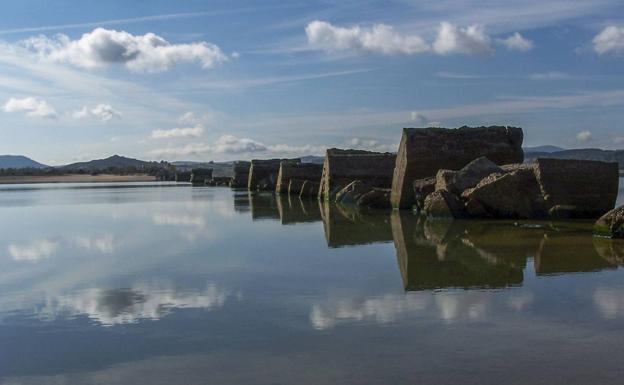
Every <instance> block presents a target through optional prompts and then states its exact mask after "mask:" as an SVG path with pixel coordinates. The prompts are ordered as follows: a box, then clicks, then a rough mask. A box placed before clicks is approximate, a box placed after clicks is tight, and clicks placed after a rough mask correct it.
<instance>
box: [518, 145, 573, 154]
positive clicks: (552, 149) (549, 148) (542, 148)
mask: <svg viewBox="0 0 624 385" xmlns="http://www.w3.org/2000/svg"><path fill="white" fill-rule="evenodd" d="M523 150H524V152H525V153H526V152H557V151H564V150H565V148H561V147H557V146H551V145H545V146H535V147H524V148H523Z"/></svg>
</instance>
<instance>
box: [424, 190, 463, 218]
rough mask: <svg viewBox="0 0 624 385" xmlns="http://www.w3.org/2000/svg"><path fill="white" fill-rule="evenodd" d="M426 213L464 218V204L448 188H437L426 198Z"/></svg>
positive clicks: (434, 215)
mask: <svg viewBox="0 0 624 385" xmlns="http://www.w3.org/2000/svg"><path fill="white" fill-rule="evenodd" d="M424 212H425V214H427V216H429V217H434V218H454V219H457V218H463V217H464V216H465V213H464V206H463V204H462V202H461V201H460V200H459V198H457V196H455V195H453V194H451V193H450V192H448V191H446V190H436V191H434V192H433V193H431V194H429V196H427V198H426V199H425V208H424Z"/></svg>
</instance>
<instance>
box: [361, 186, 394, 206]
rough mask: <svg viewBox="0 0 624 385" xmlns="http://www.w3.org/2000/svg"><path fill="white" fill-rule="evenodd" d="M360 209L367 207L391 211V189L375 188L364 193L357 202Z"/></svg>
mask: <svg viewBox="0 0 624 385" xmlns="http://www.w3.org/2000/svg"><path fill="white" fill-rule="evenodd" d="M356 205H357V206H358V207H367V208H369V209H390V208H392V206H391V205H390V189H382V188H373V189H372V190H370V191H369V192H367V193H364V194H362V195H361V196H360V198H359V199H358V200H357V202H356Z"/></svg>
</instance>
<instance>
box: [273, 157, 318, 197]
mask: <svg viewBox="0 0 624 385" xmlns="http://www.w3.org/2000/svg"><path fill="white" fill-rule="evenodd" d="M322 174H323V165H322V164H316V163H293V162H292V161H285V162H281V164H280V168H279V172H278V174H277V183H276V186H275V191H276V192H277V193H278V194H287V193H288V186H289V184H290V180H291V179H297V180H301V181H303V180H309V181H312V182H319V181H320V180H321V175H322ZM297 194H298V192H297Z"/></svg>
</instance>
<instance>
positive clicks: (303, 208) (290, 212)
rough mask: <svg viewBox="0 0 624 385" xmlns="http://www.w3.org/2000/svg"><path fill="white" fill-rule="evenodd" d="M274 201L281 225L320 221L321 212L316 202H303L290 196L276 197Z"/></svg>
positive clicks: (306, 200) (307, 200)
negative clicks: (275, 201)
mask: <svg viewBox="0 0 624 385" xmlns="http://www.w3.org/2000/svg"><path fill="white" fill-rule="evenodd" d="M276 200H277V211H278V212H279V217H280V221H281V223H282V224H283V225H292V224H297V223H308V222H319V221H321V210H320V206H319V204H318V201H316V200H309V199H305V200H304V199H301V198H299V197H297V196H290V195H278V196H276Z"/></svg>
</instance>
